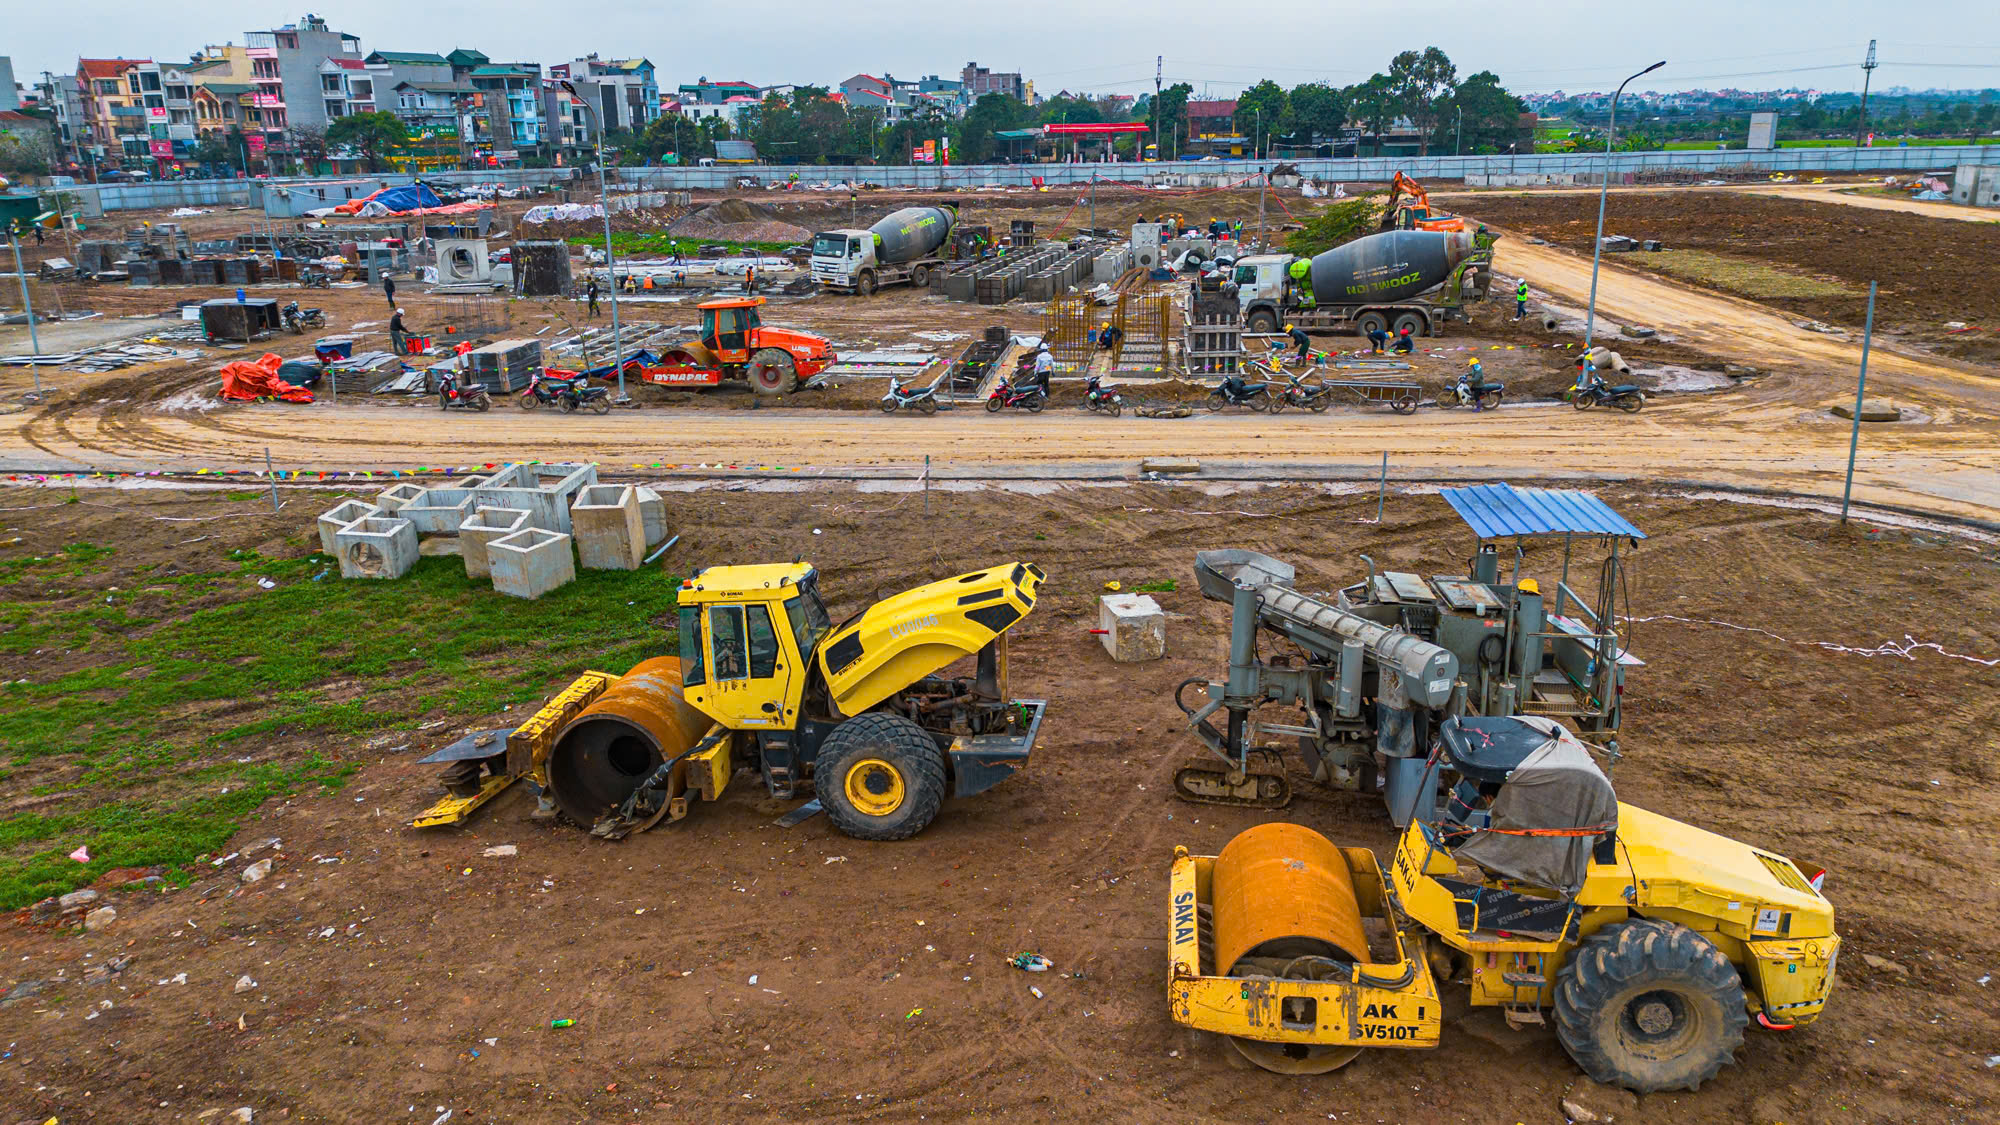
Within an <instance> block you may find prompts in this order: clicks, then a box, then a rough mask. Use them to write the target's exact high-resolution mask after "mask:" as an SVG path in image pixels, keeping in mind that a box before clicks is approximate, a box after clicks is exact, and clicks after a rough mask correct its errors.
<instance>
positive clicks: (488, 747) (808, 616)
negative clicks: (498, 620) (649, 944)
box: [415, 562, 1046, 840]
mask: <svg viewBox="0 0 2000 1125" xmlns="http://www.w3.org/2000/svg"><path fill="white" fill-rule="evenodd" d="M1042 579H1043V572H1042V571H1041V569H1040V568H1038V567H1035V566H1033V565H1030V564H1027V563H1019V562H1014V563H1004V564H1001V565H999V566H995V567H990V568H988V569H986V570H979V571H974V572H972V573H970V574H961V575H959V576H957V577H955V578H948V579H945V580H943V581H941V582H933V583H931V584H929V585H927V586H920V587H918V588H916V589H914V590H908V591H905V592H903V593H901V594H897V595H895V596H894V597H891V598H888V599H885V600H883V601H880V602H877V603H876V604H874V605H873V606H870V607H869V608H868V609H866V610H865V611H863V612H862V613H860V614H859V615H857V616H856V617H854V618H853V619H851V620H849V621H847V622H845V623H842V624H841V625H839V626H835V625H834V624H833V622H832V620H831V619H830V618H829V617H828V615H827V610H826V604H825V603H824V602H823V601H822V600H821V598H820V593H819V575H818V572H817V571H815V570H814V569H813V567H812V566H811V565H810V564H808V563H805V562H796V563H789V564H783V563H774V564H763V565H752V566H716V567H710V568H708V569H706V570H703V571H700V572H698V573H696V574H695V575H694V576H692V577H690V578H688V579H687V580H686V581H684V582H683V583H681V586H680V589H679V591H678V599H679V608H678V611H677V612H678V619H679V622H678V623H679V639H680V651H679V653H678V655H675V656H665V657H659V658H656V659H652V660H647V661H644V662H642V663H640V664H639V665H638V666H636V667H634V668H633V669H632V670H631V671H630V672H628V673H627V674H625V675H624V676H612V675H608V674H605V673H600V672H586V673H585V674H584V675H583V676H581V677H579V678H578V679H577V680H576V682H574V683H572V684H570V685H569V686H568V687H566V688H564V689H563V690H562V691H561V692H558V693H557V694H556V695H555V696H553V697H552V698H551V699H550V700H549V702H548V703H547V704H546V705H545V706H544V707H543V708H542V709H541V711H539V712H537V713H536V715H534V716H533V717H531V718H530V719H529V720H528V721H527V722H526V723H523V724H522V725H521V726H520V727H518V728H516V729H514V730H512V731H495V732H487V733H486V734H484V735H476V736H470V737H469V738H468V739H466V740H461V743H462V744H461V746H459V747H448V748H446V750H444V751H440V752H439V753H438V754H435V755H432V756H431V757H430V758H427V759H425V760H426V761H449V762H452V763H453V767H452V768H453V771H455V772H454V773H448V774H447V776H446V778H445V784H446V788H447V789H448V790H450V791H451V792H452V793H453V794H454V796H452V797H448V798H447V799H446V800H445V801H441V802H439V804H438V805H437V806H435V807H434V808H433V809H432V810H431V811H430V812H428V813H426V814H425V815H424V816H420V817H418V818H417V821H416V822H415V823H416V824H417V825H418V826H420V827H422V826H427V825H431V824H447V823H456V822H458V821H459V820H462V819H463V818H464V816H465V814H467V813H469V812H470V811H471V809H472V808H476V807H477V806H478V804H479V803H481V802H483V801H485V800H487V799H489V798H490V797H491V796H493V795H494V794H496V793H497V792H498V791H499V790H500V789H503V788H505V787H506V785H507V784H509V783H510V782H511V781H513V780H514V779H515V778H517V777H521V776H527V777H530V778H531V779H532V780H534V781H535V782H536V783H537V784H538V785H540V786H541V787H542V789H543V795H544V799H545V801H547V802H548V803H549V804H550V805H552V807H553V809H554V810H555V811H559V812H560V813H561V814H562V815H564V816H566V817H568V818H569V819H570V820H573V821H575V822H576V823H578V824H581V825H585V826H588V827H589V828H590V829H591V831H592V832H593V833H594V834H596V835H599V836H604V837H608V838H618V837H622V836H624V835H627V834H629V833H631V832H637V831H644V830H645V829H647V828H651V827H652V826H653V825H655V824H658V823H660V822H661V821H662V820H668V821H671V820H678V819H680V818H681V817H683V816H685V815H686V814H687V811H688V805H689V801H690V800H691V799H692V798H695V797H699V798H702V799H704V800H711V801H712V800H715V799H717V798H718V797H720V796H721V795H722V792H723V790H724V789H725V788H726V787H727V786H728V784H729V782H730V779H731V778H732V777H733V776H734V775H735V774H736V773H737V771H739V770H749V771H755V772H756V773H757V774H758V775H759V776H760V777H761V778H762V779H763V782H764V786H765V788H766V790H767V791H768V792H769V793H770V794H771V796H773V797H776V798H779V799H788V798H794V797H803V796H806V795H808V794H816V798H815V800H814V801H813V802H811V803H810V804H808V805H806V806H804V808H802V809H797V810H794V811H793V812H791V813H788V814H787V816H786V820H785V822H786V823H797V822H798V821H799V820H803V819H804V818H805V817H807V816H810V815H812V814H813V813H815V812H818V811H821V810H822V809H823V810H824V811H825V812H826V814H827V816H828V818H829V819H830V820H832V822H833V824H834V826H835V827H836V828H838V829H840V830H841V831H842V832H845V833H847V834H848V835H850V836H856V837H859V838H861V839H864V840H900V839H904V838H906V837H909V836H913V835H915V834H917V833H918V832H921V831H923V829H924V827H925V826H926V825H928V824H929V823H930V822H931V819H932V818H933V817H935V816H936V815H937V812H938V807H939V805H940V804H942V803H943V801H944V799H945V798H946V797H947V796H955V797H969V796H972V795H974V794H978V793H983V792H985V791H986V790H988V789H990V788H992V787H993V786H995V785H997V784H999V783H1000V782H1001V781H1004V780H1005V779H1006V778H1008V777H1010V776H1012V775H1013V774H1014V772H1015V771H1017V770H1019V769H1020V768H1022V767H1023V766H1024V765H1026V764H1027V761H1028V755H1029V753H1030V751H1031V750H1032V749H1033V748H1034V744H1035V738H1036V735H1037V732H1038V731H1039V729H1040V727H1041V721H1042V714H1043V711H1044V710H1045V707H1046V703H1045V702H1044V701H1043V700H1039V699H1014V698H1011V697H1010V696H1009V695H1008V691H1007V631H1008V630H1009V629H1011V628H1012V627H1013V626H1014V625H1015V624H1017V623H1018V622H1019V621H1020V620H1021V619H1022V618H1023V617H1025V616H1027V614H1028V613H1029V611H1030V610H1032V609H1034V607H1035V593H1036V590H1037V589H1038V588H1039V586H1040V584H1041V581H1042ZM961 660H967V661H968V662H969V664H970V667H969V668H968V669H965V671H968V672H969V673H970V674H969V675H946V674H945V673H946V672H948V671H950V670H951V666H952V665H954V664H958V663H959V662H960V661H961ZM502 735H504V736H505V739H506V743H505V745H504V746H503V745H501V744H500V736H502ZM480 738H485V739H486V742H484V743H480V742H479V739H480Z"/></svg>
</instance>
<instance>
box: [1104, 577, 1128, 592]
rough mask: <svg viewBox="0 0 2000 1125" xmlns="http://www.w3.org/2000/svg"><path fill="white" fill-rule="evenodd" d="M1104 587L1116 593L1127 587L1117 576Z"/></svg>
mask: <svg viewBox="0 0 2000 1125" xmlns="http://www.w3.org/2000/svg"><path fill="white" fill-rule="evenodd" d="M1104 588H1105V589H1107V590H1109V591H1111V592H1112V593H1114V594H1115V593H1117V592H1118V591H1120V590H1123V589H1124V588H1125V587H1124V586H1123V585H1120V584H1119V581H1118V580H1117V579H1116V578H1113V579H1112V580H1111V581H1109V582H1106V583H1105V584H1104Z"/></svg>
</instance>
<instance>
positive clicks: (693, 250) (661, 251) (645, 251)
mask: <svg viewBox="0 0 2000 1125" xmlns="http://www.w3.org/2000/svg"><path fill="white" fill-rule="evenodd" d="M565 241H567V242H568V243H569V244H570V245H571V246H589V247H592V248H594V249H598V250H602V249H604V236H603V235H601V234H580V235H573V236H571V237H570V238H568V239H566V240H565ZM611 245H612V247H613V248H615V249H616V250H617V251H618V256H619V257H621V258H627V257H639V258H664V257H667V256H669V255H671V254H674V253H676V252H678V253H680V254H683V255H685V256H687V257H689V258H695V257H700V256H701V254H700V252H701V248H702V247H704V246H727V247H729V252H730V253H731V254H749V253H759V254H783V253H784V252H785V250H786V248H787V247H789V246H791V245H792V244H791V243H789V242H732V241H730V240H728V239H726V238H673V237H671V236H669V235H667V234H666V233H664V232H653V233H648V232H644V231H629V230H616V231H612V232H611Z"/></svg>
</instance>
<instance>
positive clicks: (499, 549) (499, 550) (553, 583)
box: [486, 527, 576, 600]
mask: <svg viewBox="0 0 2000 1125" xmlns="http://www.w3.org/2000/svg"><path fill="white" fill-rule="evenodd" d="M569 544H570V538H569V536H567V535H564V534H562V533H561V532H556V531H550V530H548V529H546V528H541V527H524V528H522V529H521V530H519V531H517V532H515V533H514V534H512V535H504V536H501V537H500V538H498V539H495V540H493V541H492V542H490V543H488V544H486V557H487V560H488V565H489V566H490V567H491V570H492V575H493V588H494V589H495V590H498V591H500V592H501V593H503V594H512V595H513V596H514V597H517V598H528V599H530V600H532V599H535V598H539V597H541V596H542V595H543V594H546V593H548V592H549V591H550V590H555V589H560V588H561V587H563V586H567V585H569V584H570V583H571V582H574V581H576V558H575V557H574V556H573V555H572V554H571V553H570V546H569Z"/></svg>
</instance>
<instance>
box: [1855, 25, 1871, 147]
mask: <svg viewBox="0 0 2000 1125" xmlns="http://www.w3.org/2000/svg"><path fill="white" fill-rule="evenodd" d="M1875 65H1876V64H1875V41H1874V40H1873V39H1870V40H1869V41H1868V59H1867V61H1865V62H1863V63H1862V64H1861V117H1860V118H1859V119H1858V120H1856V121H1855V123H1854V147H1855V148H1860V147H1861V137H1862V135H1863V134H1864V133H1865V132H1866V131H1867V129H1868V82H1869V80H1870V79H1872V78H1874V77H1875Z"/></svg>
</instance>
